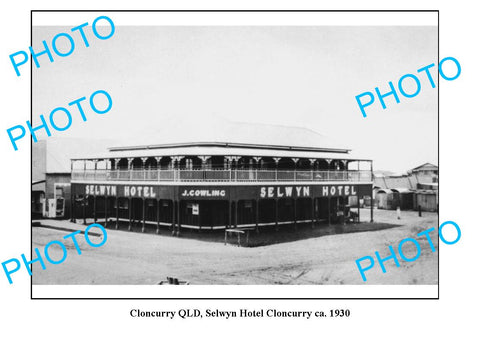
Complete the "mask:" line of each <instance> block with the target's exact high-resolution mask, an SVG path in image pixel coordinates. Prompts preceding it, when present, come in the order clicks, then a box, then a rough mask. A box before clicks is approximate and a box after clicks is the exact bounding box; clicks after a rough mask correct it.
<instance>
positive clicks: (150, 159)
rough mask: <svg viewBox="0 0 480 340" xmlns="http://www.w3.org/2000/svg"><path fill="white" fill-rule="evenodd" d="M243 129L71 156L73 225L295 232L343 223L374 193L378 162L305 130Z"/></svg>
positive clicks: (178, 232)
mask: <svg viewBox="0 0 480 340" xmlns="http://www.w3.org/2000/svg"><path fill="white" fill-rule="evenodd" d="M241 126H242V125H241V124H239V127H238V128H234V129H233V130H231V133H227V134H226V135H225V136H223V137H222V136H220V137H219V136H216V137H215V136H212V135H210V140H211V141H207V142H194V141H193V142H192V141H186V142H178V143H168V144H156V143H148V144H138V145H134V146H122V147H113V148H110V149H109V151H108V152H107V153H105V154H103V155H97V156H87V157H82V158H75V159H72V161H71V170H72V181H71V185H72V190H71V195H72V197H71V202H72V207H71V210H72V220H77V219H80V220H82V219H83V221H84V223H86V221H87V219H93V220H94V221H95V222H99V223H102V222H104V223H105V224H106V226H107V227H111V228H117V229H118V228H123V227H125V228H128V230H132V229H133V228H135V229H136V228H141V230H142V231H145V230H146V229H147V228H154V229H155V230H156V232H157V233H158V232H159V231H160V229H161V228H170V229H171V230H172V232H173V234H176V235H178V234H180V232H181V230H182V229H184V228H189V229H197V230H214V229H226V228H229V229H230V228H251V229H253V228H255V229H257V230H258V229H259V228H267V227H274V228H278V227H279V226H280V225H286V226H291V227H295V228H296V226H297V225H298V224H305V223H307V224H311V225H312V226H315V225H321V224H322V223H324V224H330V223H339V220H340V218H339V217H340V216H346V214H347V211H348V210H349V209H350V207H349V201H355V202H360V201H361V200H362V199H363V198H371V197H372V188H373V179H372V161H371V160H369V159H359V158H358V157H354V156H353V155H351V153H350V150H349V149H347V148H342V147H336V146H335V145H334V144H332V143H331V142H326V139H325V138H324V137H323V136H321V135H318V134H317V133H315V132H313V131H311V130H308V129H301V128H291V127H271V126H270V127H269V128H267V129H262V128H261V127H260V128H258V127H256V128H252V127H247V129H245V126H243V129H242V128H241ZM242 130H243V131H242ZM247 131H248V135H250V136H252V138H250V142H245V141H244V138H245V137H244V136H245V133H247ZM256 132H262V135H261V136H260V137H259V136H258V134H256ZM332 145H333V146H332ZM353 197H354V198H355V199H354V200H352V198H353ZM371 201H372V200H371ZM359 214H360V209H358V212H356V213H354V215H356V216H357V217H359ZM341 220H342V221H343V220H344V219H343V218H342V219H341ZM370 220H373V208H371V210H370Z"/></svg>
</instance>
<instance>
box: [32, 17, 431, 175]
mask: <svg viewBox="0 0 480 340" xmlns="http://www.w3.org/2000/svg"><path fill="white" fill-rule="evenodd" d="M70 28H71V27H60V26H56V27H48V26H47V27H46V26H37V27H34V29H33V42H34V44H33V48H34V50H35V49H38V50H40V46H41V45H40V44H41V41H42V40H43V39H45V40H46V41H48V42H51V40H52V37H53V36H54V35H55V34H57V33H59V32H67V31H69V29H70ZM87 34H90V35H89V36H90V37H91V38H90V39H89V42H90V47H88V48H86V47H85V46H84V45H81V41H80V40H76V42H77V45H76V46H75V50H74V52H73V53H72V55H70V56H68V57H65V58H59V57H56V58H55V59H56V60H55V62H53V63H49V62H48V60H47V58H46V57H45V56H44V58H45V59H40V62H41V67H40V68H38V69H35V68H34V70H33V94H32V98H33V122H34V123H38V122H39V120H38V116H39V115H40V114H44V115H45V116H46V117H48V115H49V113H50V111H51V110H52V109H54V108H56V107H59V106H63V107H68V103H69V102H71V101H73V100H75V99H78V98H80V97H84V96H85V97H87V99H88V98H89V96H90V95H91V94H92V93H93V92H94V91H96V90H99V89H102V90H105V91H107V92H108V93H109V94H110V95H111V97H112V101H113V107H112V109H111V110H110V111H109V112H108V113H106V114H103V115H98V114H96V113H94V112H93V111H92V110H91V109H90V108H89V106H88V101H86V102H85V105H86V106H85V108H86V113H87V121H86V122H83V121H82V119H81V118H80V115H79V114H78V113H77V112H76V111H75V110H74V109H72V110H71V112H72V117H73V123H72V126H71V127H70V128H69V129H68V130H66V131H63V132H59V131H53V136H54V137H59V138H63V137H74V138H85V139H86V142H90V143H93V142H94V140H95V139H120V140H122V141H125V144H128V145H131V144H132V141H134V140H135V139H136V138H139V137H140V136H144V135H147V134H150V135H152V134H156V135H158V140H159V143H161V142H168V141H169V139H172V138H173V137H174V136H176V137H178V135H182V134H188V133H190V132H191V131H193V130H198V129H202V128H206V127H209V128H210V129H208V130H211V127H212V125H213V126H215V124H216V122H218V121H221V120H228V121H241V122H249V123H263V124H278V125H284V126H300V127H306V128H309V129H312V130H314V131H316V132H318V133H320V134H322V135H326V136H331V137H333V138H335V139H336V140H339V141H341V143H342V145H344V144H345V145H348V146H349V147H350V148H351V149H353V150H354V152H355V153H356V154H358V155H359V156H360V155H361V156H362V157H366V158H370V159H373V161H374V169H377V170H389V171H393V172H399V173H401V172H405V171H406V170H407V169H410V168H413V167H415V166H417V165H420V164H423V163H425V162H431V163H434V164H438V158H437V154H438V116H437V115H438V106H437V98H438V97H437V96H438V93H437V89H438V87H437V88H435V89H433V88H432V87H431V86H430V85H429V83H428V81H427V80H426V78H425V79H423V78H422V76H421V75H419V78H421V84H422V88H421V91H420V93H419V94H418V95H417V96H416V97H414V98H405V97H402V96H401V95H400V94H399V95H400V103H399V104H397V103H396V102H395V101H394V99H393V97H392V96H390V97H387V98H386V99H385V101H386V103H387V109H385V110H384V109H382V108H381V106H380V105H379V103H378V99H376V100H377V102H376V103H375V104H374V105H372V106H370V107H367V108H366V112H367V118H364V117H363V116H362V114H361V112H360V110H359V108H358V105H357V103H356V100H355V96H356V95H358V94H361V93H363V92H367V91H371V92H374V88H375V87H377V86H378V87H379V88H380V90H381V91H383V92H387V90H388V82H389V81H392V82H393V83H394V84H395V85H396V84H397V82H398V80H399V79H400V77H401V76H403V75H404V74H407V73H412V74H418V73H417V70H418V69H420V68H421V67H424V66H426V65H429V64H431V63H435V64H436V61H437V53H438V46H437V27H429V26H401V27H400V26H388V27H386V26H375V27H368V26H367V27H365V26H361V27H360V26H315V27H314V26H302V27H299V26H215V27H213V26H212V27H206V26H195V27H192V26H117V27H116V31H115V34H114V35H113V36H112V38H110V39H108V40H98V39H94V38H93V35H92V33H91V32H88V31H87ZM58 41H59V44H58V48H59V49H60V50H62V48H63V50H67V47H68V46H62V41H61V40H58ZM40 58H41V57H40ZM436 72H437V69H436V67H434V68H433V69H432V73H433V76H434V81H435V83H437V75H436ZM407 83H408V82H406V83H405V84H406V86H405V88H406V89H410V91H412V90H411V88H409V85H411V84H407ZM412 92H413V91H412ZM99 102H100V101H99ZM99 106H101V103H99ZM60 121H61V119H59V122H60ZM59 124H60V123H59ZM218 126H219V128H220V127H221V124H219V125H218ZM206 130H207V129H206ZM189 131H190V132H189ZM41 135H42V134H39V137H41ZM44 137H45V136H44ZM50 138H53V137H50ZM285 138H286V140H287V141H288V136H285ZM175 139H178V138H175ZM246 139H247V140H248V136H246Z"/></svg>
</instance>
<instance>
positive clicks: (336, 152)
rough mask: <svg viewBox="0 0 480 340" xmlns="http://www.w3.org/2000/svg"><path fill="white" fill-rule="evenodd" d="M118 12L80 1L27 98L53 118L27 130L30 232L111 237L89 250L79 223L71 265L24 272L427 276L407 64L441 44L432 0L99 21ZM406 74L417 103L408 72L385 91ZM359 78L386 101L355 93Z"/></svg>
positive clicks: (419, 110) (175, 278)
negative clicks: (378, 9) (85, 7)
mask: <svg viewBox="0 0 480 340" xmlns="http://www.w3.org/2000/svg"><path fill="white" fill-rule="evenodd" d="M42 14H43V13H34V17H35V16H37V15H38V16H39V17H40V18H41V16H42ZM122 14H123V16H124V17H122V18H121V19H117V16H116V13H112V14H111V15H110V14H106V15H105V16H103V17H101V16H100V15H99V16H98V17H96V16H95V15H93V16H92V15H91V14H90V13H89V16H90V17H92V18H94V20H93V22H94V24H95V25H92V27H91V28H90V29H89V26H85V28H84V30H83V32H84V34H85V41H84V42H82V41H79V42H77V45H75V54H72V55H71V56H68V58H63V59H59V60H55V62H54V63H51V64H45V65H43V64H42V65H41V67H40V68H39V69H38V70H36V72H35V73H34V74H33V77H32V104H33V110H34V112H45V113H46V114H45V116H48V117H49V119H50V121H49V122H50V124H53V125H54V126H53V129H52V127H50V130H51V131H50V133H51V136H48V135H47V133H46V130H45V129H44V128H39V129H38V130H37V131H35V132H34V133H35V134H36V136H37V138H38V142H35V143H33V144H32V160H33V161H32V225H33V226H34V227H33V232H32V247H34V248H43V247H45V246H46V245H47V243H48V242H49V240H51V239H52V238H53V237H54V236H55V235H57V234H58V233H59V232H61V233H63V234H65V235H67V234H68V233H69V232H74V231H76V230H81V231H82V233H86V234H88V233H87V232H85V229H86V228H87V226H90V225H91V224H93V223H95V224H100V225H101V226H103V227H104V228H105V234H102V233H98V232H97V236H96V237H97V238H98V241H97V242H100V240H101V239H102V238H105V237H106V235H107V234H108V242H106V243H105V245H104V246H102V247H101V248H100V247H98V248H94V247H88V244H87V241H86V240H84V238H83V237H80V235H78V236H79V237H78V239H79V240H78V241H76V242H79V244H80V248H81V249H82V254H81V256H73V255H72V256H71V257H70V256H69V257H68V261H69V265H58V266H55V267H54V268H49V269H48V270H42V268H41V264H35V265H33V271H34V275H33V276H32V283H33V285H166V284H167V285H172V284H173V285H365V284H369V285H372V284H373V285H437V284H438V252H434V249H433V251H429V252H426V251H425V249H427V248H428V247H429V238H428V237H423V238H421V237H418V236H417V234H418V233H420V232H422V231H423V230H424V229H425V228H424V227H423V226H425V225H427V226H432V227H436V226H438V105H437V103H438V87H433V86H431V87H430V88H428V87H426V86H425V85H428V79H427V77H426V76H425V74H420V73H417V69H420V68H422V67H424V66H427V65H428V64H430V63H432V62H435V61H436V60H437V57H438V35H437V34H438V27H437V26H436V25H435V23H436V22H435V18H436V14H435V13H426V14H427V15H425V18H426V19H425V20H426V21H425V23H422V25H420V26H419V25H417V26H413V25H407V24H402V23H401V22H400V23H399V24H397V25H375V26H373V25H369V24H366V22H365V20H366V17H365V15H363V13H353V15H356V16H357V21H358V22H359V24H358V25H346V24H344V25H331V24H328V25H313V24H311V23H310V21H311V22H312V23H313V22H314V21H315V20H312V18H309V17H308V15H305V17H306V22H302V23H301V24H300V23H297V22H296V21H294V20H292V19H288V20H286V22H285V23H284V24H282V23H281V22H276V23H275V24H271V25H269V24H268V22H267V23H264V24H258V23H256V22H252V23H251V24H250V25H240V24H239V23H237V22H239V19H240V21H241V20H242V19H243V21H248V20H244V18H242V16H245V17H246V16H248V14H244V15H242V14H240V15H238V14H237V15H236V16H235V18H232V20H233V22H232V23H231V24H230V25H223V24H215V25H208V24H206V25H204V24H203V21H204V20H205V19H202V20H201V22H199V23H197V24H196V25H191V26H188V25H180V24H177V25H172V26H171V25H153V24H152V25H150V24H149V23H150V22H148V23H147V24H145V25H132V26H127V25H121V24H118V25H115V24H114V22H116V21H117V22H120V23H121V22H122V21H120V20H124V19H125V17H126V18H128V13H122ZM230 14H231V13H225V15H227V17H228V15H230ZM257 14H262V15H263V16H266V15H267V14H266V13H257ZM177 15H180V16H181V15H182V14H181V13H179V14H178V13H177ZM194 15H198V17H199V18H202V17H203V15H202V13H194ZM269 15H274V13H270V14H269ZM322 15H323V17H326V18H328V17H329V13H323V14H322ZM382 15H388V14H382V13H379V14H378V15H375V14H373V15H371V16H370V18H371V19H373V20H375V19H376V18H378V17H381V16H382ZM344 16H346V15H344ZM141 17H142V13H140V18H141ZM292 17H293V19H299V18H300V19H301V18H302V17H303V16H302V14H301V13H300V14H298V13H297V14H296V15H292ZM339 17H340V18H341V17H342V13H334V14H333V15H332V18H339ZM408 17H409V13H404V21H405V22H406V23H407V22H408V20H407V19H408ZM399 18H400V19H402V16H399ZM432 18H433V20H432ZM342 20H343V21H345V19H342ZM432 22H433V25H430V24H431V23H432ZM32 29H33V31H32V32H33V40H34V41H44V40H46V41H55V46H56V49H55V50H58V51H59V52H60V53H64V54H66V53H68V51H69V50H71V49H72V44H71V41H70V40H69V39H63V37H58V38H57V39H56V34H58V32H66V31H70V30H71V31H74V32H75V33H76V32H77V30H76V29H71V28H69V27H62V26H44V25H39V26H33V28H32ZM72 35H73V33H72ZM99 37H100V38H99ZM61 38H62V39H61ZM86 43H88V44H89V47H88V48H87V47H86V46H85V45H86ZM82 44H84V45H83V46H82ZM33 48H38V49H40V47H37V46H35V44H34V46H33ZM97 50H98V52H96V51H97ZM38 58H39V61H40V60H41V59H40V58H42V57H41V56H40V57H38ZM43 58H44V59H46V58H47V56H43ZM67 59H68V60H67ZM41 61H43V60H41ZM57 63H58V64H57ZM412 72H415V73H416V74H418V78H421V77H425V79H422V83H423V85H424V86H423V87H422V88H421V93H420V94H418V96H416V97H414V98H413V97H412V96H411V95H409V96H406V95H405V94H411V93H413V92H415V81H412V79H409V80H408V79H407V80H405V81H402V82H401V83H400V82H399V84H400V85H399V86H401V88H397V89H395V87H396V86H397V82H396V81H397V80H398V79H400V78H401V77H402V75H403V74H405V73H408V74H410V73H412ZM432 73H433V72H432ZM432 77H433V78H432V79H431V80H432V81H433V83H436V82H437V79H436V75H435V74H433V75H432ZM390 80H392V81H394V83H395V87H394V90H393V91H392V90H391V89H390V88H389V81H390ZM375 87H377V89H379V94H378V95H377V98H376V101H377V102H380V101H381V102H382V103H385V105H386V106H387V107H386V109H382V108H381V107H380V104H379V103H374V104H375V105H377V106H378V107H375V105H372V107H371V108H370V107H368V106H367V105H365V106H364V107H360V103H363V104H366V99H368V98H361V97H360V100H359V102H358V104H357V101H356V99H355V97H356V96H357V95H360V94H362V93H365V92H368V91H371V92H370V93H372V92H373V93H375V91H374V88H375ZM418 91H420V89H418ZM418 91H417V92H418ZM389 92H390V93H389ZM402 94H404V96H402ZM364 96H365V95H364ZM367 97H368V96H367ZM56 98H68V100H67V101H66V102H65V103H64V104H63V105H62V103H59V104H60V105H59V106H60V107H61V109H57V110H56V111H55V110H54V108H52V106H51V105H52V103H53V102H55V99H56ZM361 108H362V110H364V112H367V115H366V117H364V115H363V114H362V110H361ZM52 109H53V111H52ZM49 112H50V114H49ZM387 116H388V119H387ZM41 123H42V121H41V120H37V121H36V120H35V117H34V119H33V124H32V126H37V125H40V124H41ZM48 124H49V123H48V122H47V124H46V125H47V126H48ZM55 126H56V127H57V128H58V127H60V129H62V128H63V129H65V130H61V131H59V129H57V128H55ZM65 127H68V131H67V130H66V128H65ZM19 143H20V142H19ZM95 228H96V227H95ZM92 230H95V229H92ZM97 231H98V230H97ZM412 237H416V238H417V239H418V241H416V242H411V241H410V242H409V243H406V244H402V247H400V248H398V243H399V242H400V241H401V240H403V239H407V238H410V239H411V238H412ZM73 241H74V240H73V239H68V242H67V241H65V244H66V246H73V245H74V244H73ZM92 242H94V241H92ZM433 242H434V243H433V245H432V247H438V244H435V243H436V242H437V239H436V238H434V240H433ZM420 244H421V247H422V248H423V249H424V252H423V253H422V254H421V257H419V258H418V259H417V258H416V257H418V256H417V255H418V252H419V247H420ZM389 245H391V246H393V247H395V250H394V252H393V256H394V257H393V258H392V252H391V250H390V248H389V247H388V246H389ZM82 246H83V247H85V248H86V249H85V250H83V247H82ZM376 251H378V253H379V255H378V257H375V252H376ZM420 251H421V250H420ZM62 252H63V249H62V248H58V247H51V248H49V254H50V253H51V256H52V257H53V258H56V259H58V258H62ZM388 257H390V260H388ZM402 258H406V259H407V260H406V261H404V260H402ZM412 259H414V260H412ZM399 261H402V263H400V262H399ZM369 267H370V268H369Z"/></svg>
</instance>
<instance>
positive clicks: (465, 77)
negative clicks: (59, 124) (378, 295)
mask: <svg viewBox="0 0 480 340" xmlns="http://www.w3.org/2000/svg"><path fill="white" fill-rule="evenodd" d="M75 5H76V6H82V7H71V8H72V9H81V8H85V9H95V8H100V9H105V8H114V9H133V7H130V6H133V5H135V6H136V7H135V9H168V8H170V9H389V7H388V5H387V4H385V2H383V1H369V2H366V1H365V2H362V3H360V2H357V1H350V2H343V3H342V4H335V5H334V4H333V3H332V2H326V3H323V4H322V3H321V2H318V1H311V2H308V1H295V2H287V1H275V2H271V3H269V2H266V1H264V2H261V1H251V2H250V1H242V2H236V3H234V2H229V4H228V5H226V4H225V2H221V1H217V2H215V1H203V2H201V3H200V2H198V1H191V2H186V1H185V2H182V3H181V4H179V3H175V4H174V3H168V2H163V3H162V2H159V1H156V2H147V1H136V2H135V3H134V4H133V3H132V2H124V3H120V2H118V1H116V2H111V4H110V3H108V2H102V3H99V2H98V1H91V2H90V1H83V2H82V3H81V4H80V3H75V4H73V6H75ZM1 6H2V8H1V10H0V16H1V20H0V25H1V32H2V44H1V45H0V75H1V76H0V82H1V90H2V91H1V93H2V114H1V115H0V117H1V118H0V122H1V123H0V124H1V130H2V131H4V132H3V133H2V136H3V137H2V138H0V150H1V152H0V154H1V156H2V158H1V159H2V163H1V164H2V166H1V167H0V169H1V170H0V171H1V177H0V178H2V179H3V182H2V190H1V195H0V197H1V198H0V207H1V208H0V211H1V212H2V223H1V228H2V229H1V237H0V260H1V261H2V262H3V261H5V260H7V259H10V258H14V257H17V258H18V257H19V255H20V254H21V253H26V254H28V253H29V249H30V248H29V247H30V216H29V208H30V202H29V200H30V183H29V180H30V177H29V173H30V157H29V156H30V154H29V152H27V150H26V149H25V150H23V151H18V152H14V151H13V150H12V148H11V145H10V142H9V139H8V136H7V134H6V132H5V130H6V129H7V128H9V127H11V126H13V125H16V124H19V122H24V121H26V120H27V119H29V116H30V75H29V74H28V73H25V74H24V75H22V77H16V76H15V74H14V73H13V72H12V67H11V64H10V61H9V58H8V56H9V55H10V54H11V53H13V52H15V51H18V50H25V49H26V48H27V47H28V46H29V44H30V10H31V9H67V8H69V7H68V6H70V5H68V4H66V3H65V2H60V1H49V2H47V1H44V2H38V1H37V2H33V1H24V2H22V3H15V4H14V3H13V2H9V3H6V4H2V5H1ZM332 6H335V7H332ZM401 6H402V7H391V9H439V10H440V57H441V58H442V57H446V56H454V57H456V58H457V59H458V60H459V61H460V63H461V65H462V75H461V76H460V78H458V79H457V80H455V81H454V82H445V81H443V82H441V83H440V136H441V140H440V165H441V186H442V190H441V196H440V206H441V209H440V211H441V212H440V221H445V220H454V221H456V222H457V223H458V224H459V225H460V227H461V228H462V239H461V240H460V242H459V243H457V244H455V245H453V246H445V245H441V251H440V263H441V268H440V283H441V284H440V300H438V301H437V300H432V301H422V300H419V301H416V300H405V301H398V300H393V301H388V300H387V301H378V300H377V301H375V300H374V301H349V300H342V301H330V300H324V301H322V300H320V301H155V300H152V301H134V300H132V301H128V300H124V301H90V300H84V301H69V300H63V301H39V300H36V301H31V300H30V277H28V276H27V275H25V273H21V272H19V273H17V274H18V275H17V276H16V277H15V283H14V284H13V285H9V284H8V282H7V281H6V280H5V278H4V277H3V279H2V280H0V289H1V291H0V301H2V304H1V305H2V308H1V312H0V313H1V314H0V320H1V324H2V326H3V327H2V338H3V337H5V338H23V337H24V336H34V337H38V338H46V337H49V338H53V339H56V338H66V337H68V338H70V339H77V338H85V337H89V336H90V337H93V338H100V337H109V338H110V337H117V338H120V339H127V338H132V337H143V336H149V337H155V338H163V337H172V336H174V337H179V338H187V337H195V338H208V339H212V338H213V339H215V338H220V337H222V338H225V337H228V338H234V339H240V338H245V337H256V338H258V337H260V336H268V337H276V338H280V339H283V338H291V337H299V336H309V337H321V336H325V335H330V336H332V337H335V338H340V339H346V338H350V337H352V336H355V337H362V338H363V337H368V338H374V339H377V338H378V339H380V338H386V337H387V338H390V339H404V338H405V337H415V338H421V337H427V336H428V337H439V336H441V337H442V338H447V337H456V338H467V337H468V338H471V337H472V335H473V336H474V334H476V333H478V332H477V331H476V327H475V321H476V314H477V313H476V309H477V307H476V306H477V303H478V296H479V294H478V288H477V280H476V278H477V276H478V275H476V274H477V272H478V270H477V265H476V263H477V261H476V257H475V256H476V251H475V250H476V249H477V248H478V246H477V244H476V241H477V240H478V239H479V237H478V236H479V235H478V227H477V225H476V224H477V223H476V222H477V218H475V217H477V214H476V209H475V208H476V202H475V198H476V194H475V193H476V190H477V187H478V184H477V182H476V177H475V174H476V169H478V160H477V154H478V153H477V152H476V151H477V150H476V149H474V148H475V146H476V144H477V141H476V140H474V138H476V137H477V136H478V133H477V124H476V123H477V121H478V118H477V113H476V112H475V111H476V108H477V102H476V101H477V98H478V95H477V93H476V90H477V89H478V86H477V79H478V76H479V67H478V60H479V58H478V54H477V50H478V48H477V43H476V42H477V41H478V37H477V32H478V27H477V25H476V23H477V21H478V19H477V17H478V13H477V12H476V8H474V7H472V6H473V5H470V4H469V3H467V2H466V1H456V2H438V1H418V0H417V1H404V2H402V4H401ZM385 114H388V111H385ZM470 174H473V176H472V175H470ZM251 289H252V290H256V289H257V287H255V286H252V287H251ZM298 289H303V288H302V287H298ZM132 308H140V309H143V310H149V309H150V310H152V309H153V310H178V309H179V308H200V309H203V308H212V309H215V308H218V309H224V310H232V309H238V308H248V309H255V308H257V309H259V308H263V309H268V308H277V309H292V310H302V309H303V310H317V309H319V310H328V309H331V308H348V309H350V310H351V313H352V316H351V317H350V318H349V319H338V318H337V319H320V320H315V319H311V320H294V319H273V318H271V319H268V318H264V319H230V320H228V321H225V320H222V319H200V320H195V319H191V320H182V319H175V320H163V319H133V318H131V317H130V315H129V311H130V309H132ZM467 334H468V335H467Z"/></svg>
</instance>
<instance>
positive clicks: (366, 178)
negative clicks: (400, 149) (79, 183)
mask: <svg viewBox="0 0 480 340" xmlns="http://www.w3.org/2000/svg"><path fill="white" fill-rule="evenodd" d="M72 179H73V180H95V181H100V180H101V181H154V182H311V181H319V182H325V181H352V182H371V181H372V176H371V172H370V171H368V170H264V169H250V170H243V169H237V170H215V169H209V170H182V169H180V170H179V169H174V170H164V169H134V170H126V169H118V170H101V169H97V170H73V172H72Z"/></svg>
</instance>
